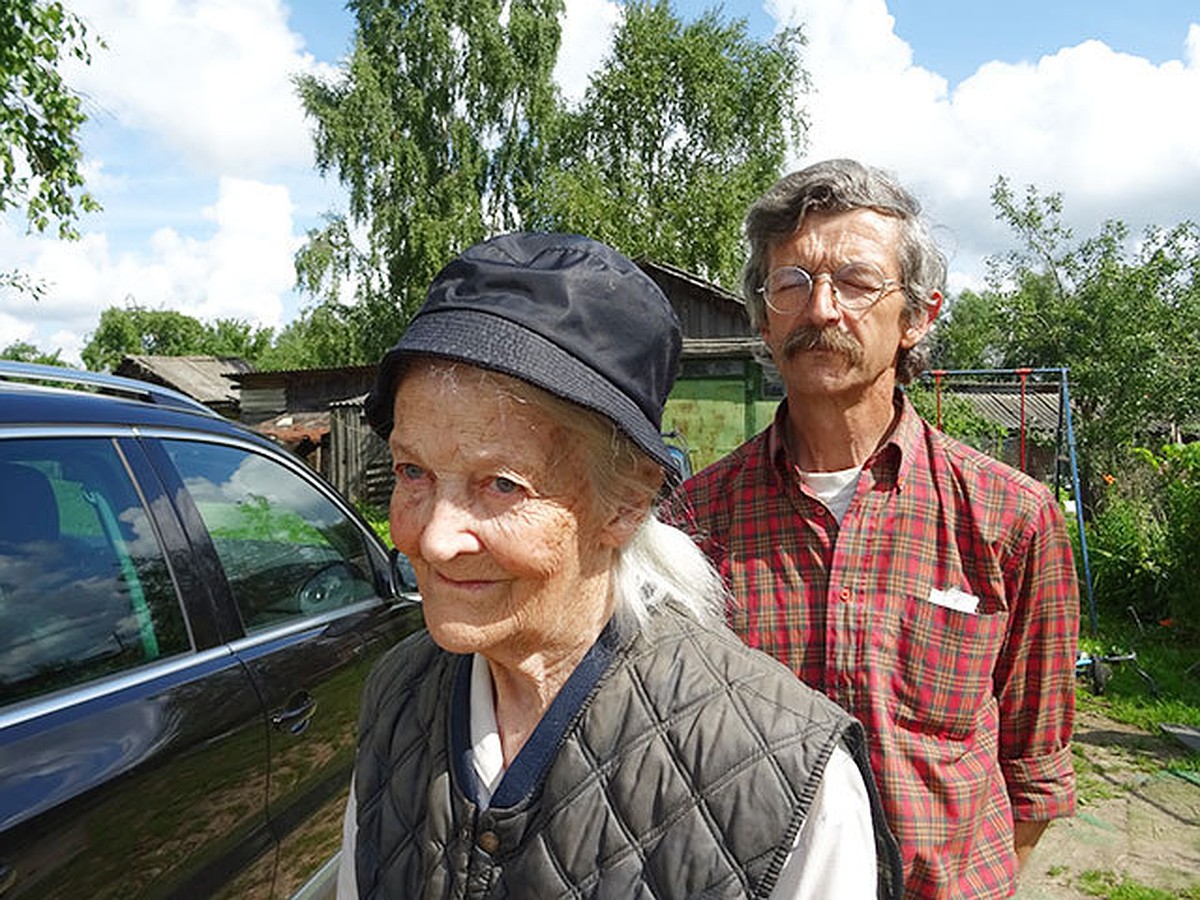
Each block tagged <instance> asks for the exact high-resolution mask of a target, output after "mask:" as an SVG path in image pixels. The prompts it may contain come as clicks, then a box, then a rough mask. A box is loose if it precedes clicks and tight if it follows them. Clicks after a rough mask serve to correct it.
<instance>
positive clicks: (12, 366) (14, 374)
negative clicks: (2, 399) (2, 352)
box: [0, 360, 222, 419]
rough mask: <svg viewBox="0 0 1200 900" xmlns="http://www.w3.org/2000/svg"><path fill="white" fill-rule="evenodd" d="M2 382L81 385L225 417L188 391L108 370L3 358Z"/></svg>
mask: <svg viewBox="0 0 1200 900" xmlns="http://www.w3.org/2000/svg"><path fill="white" fill-rule="evenodd" d="M0 381H35V382H49V383H52V384H61V385H78V386H80V387H85V388H90V389H91V390H93V391H95V392H96V393H100V394H110V395H115V396H118V397H127V398H130V399H133V400H141V401H142V402H143V403H155V404H158V405H159V406H166V407H169V408H171V409H180V410H184V411H186V412H194V413H201V414H203V415H206V416H211V417H213V418H217V419H220V418H222V416H221V414H220V413H218V412H216V411H215V410H213V409H211V408H209V407H207V406H205V405H204V404H203V403H201V402H200V401H199V400H197V399H196V398H195V397H189V396H188V395H187V394H184V393H181V392H179V391H176V390H173V389H171V388H168V387H163V386H162V385H159V384H152V383H151V382H149V381H139V380H137V379H136V378H123V377H121V376H120V375H109V374H107V373H105V372H89V371H87V370H86V369H71V368H67V367H66V366H47V365H42V364H41V363H27V362H15V361H12V360H0Z"/></svg>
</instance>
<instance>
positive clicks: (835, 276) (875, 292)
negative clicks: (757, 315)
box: [758, 261, 902, 315]
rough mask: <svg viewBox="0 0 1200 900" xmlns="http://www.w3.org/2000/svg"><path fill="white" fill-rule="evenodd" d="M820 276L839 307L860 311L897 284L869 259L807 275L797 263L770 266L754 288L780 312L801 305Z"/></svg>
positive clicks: (897, 283)
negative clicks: (776, 267)
mask: <svg viewBox="0 0 1200 900" xmlns="http://www.w3.org/2000/svg"><path fill="white" fill-rule="evenodd" d="M822 278H824V279H826V280H828V281H829V286H830V288H832V290H833V299H834V302H835V303H837V305H838V306H840V307H841V308H842V309H846V310H850V311H852V312H861V311H862V310H864V309H867V308H868V307H869V306H871V305H872V304H874V303H877V302H878V301H879V299H880V298H881V297H882V296H883V295H884V294H886V293H887V292H888V291H889V290H890V289H892V288H897V287H901V285H902V283H901V282H899V281H897V280H896V279H894V278H886V277H885V276H884V274H883V272H882V271H881V270H880V268H879V267H878V266H877V265H875V264H874V263H869V262H860V261H854V262H848V263H846V264H845V265H843V266H839V267H838V269H837V270H836V271H834V272H818V273H817V274H816V275H810V274H809V272H808V270H807V269H802V268H801V267H800V266H780V267H779V268H778V269H773V270H771V272H770V274H768V275H767V280H766V281H764V282H763V284H762V287H760V288H759V289H758V292H759V293H760V294H762V295H763V300H765V301H766V304H767V306H769V307H771V309H772V310H774V311H775V312H777V313H779V314H780V315H791V314H792V313H796V312H799V311H800V310H801V309H803V308H804V307H805V306H806V305H807V304H808V301H809V300H811V299H812V292H813V285H814V284H815V283H816V282H817V281H820V280H821V279H822Z"/></svg>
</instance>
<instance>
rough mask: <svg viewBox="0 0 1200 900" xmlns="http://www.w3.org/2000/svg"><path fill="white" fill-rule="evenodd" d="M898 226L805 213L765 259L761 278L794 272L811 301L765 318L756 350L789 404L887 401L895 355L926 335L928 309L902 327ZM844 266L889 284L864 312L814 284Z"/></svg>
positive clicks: (827, 285) (870, 214) (882, 219)
mask: <svg viewBox="0 0 1200 900" xmlns="http://www.w3.org/2000/svg"><path fill="white" fill-rule="evenodd" d="M899 235H900V222H899V220H898V219H895V218H893V217H891V216H885V215H882V214H880V213H877V212H875V211H874V210H869V209H858V210H852V211H850V212H840V213H822V212H814V213H809V214H808V215H807V216H806V217H805V219H804V222H803V224H802V225H801V227H800V228H799V229H798V230H797V231H796V232H794V233H793V234H792V235H790V236H789V237H787V238H785V239H783V240H782V241H780V242H779V243H777V244H775V245H774V246H773V247H771V248H770V249H769V251H768V252H767V271H768V272H770V271H773V270H775V269H777V268H779V267H780V266H800V267H801V268H803V269H805V270H806V271H808V272H809V274H810V275H811V276H812V277H813V279H814V284H813V290H812V296H811V298H810V299H809V300H808V302H807V303H803V304H801V305H800V306H799V308H798V309H796V310H794V311H792V312H788V313H779V312H776V311H775V310H773V309H771V308H770V306H768V307H767V310H766V320H765V324H764V325H763V327H762V329H761V334H762V337H763V340H764V342H765V343H766V345H767V347H768V349H769V350H770V352H771V357H772V358H773V359H774V361H775V365H776V366H777V367H778V369H779V372H780V374H781V375H782V376H783V380H784V384H785V385H786V387H787V392H788V395H789V396H795V397H805V396H811V397H813V398H817V397H822V398H832V397H842V398H845V399H846V400H847V401H850V402H853V401H854V400H856V399H857V398H859V397H860V396H862V395H863V394H864V393H868V392H880V393H881V394H885V395H886V396H887V397H889V398H890V397H891V393H892V389H893V387H894V385H895V366H896V354H897V353H898V352H899V350H900V348H902V347H912V346H913V345H914V344H916V343H917V342H918V341H920V339H921V338H922V337H924V336H925V334H926V333H927V332H928V331H929V328H930V326H931V325H932V323H933V316H934V315H935V314H936V306H934V307H931V308H930V309H928V310H927V313H926V314H925V315H922V316H919V317H917V319H916V320H915V321H912V322H906V321H905V320H904V305H905V298H904V293H903V291H902V289H901V286H900V285H899V282H900V264H899V259H898V257H897V248H898V246H899ZM851 262H867V263H872V264H873V265H875V266H876V267H877V268H878V269H879V271H880V272H881V273H882V274H883V276H884V278H886V279H889V281H888V282H887V284H886V286H885V287H884V288H883V290H882V292H881V295H880V297H879V299H878V300H877V301H876V302H875V303H874V304H873V305H871V306H869V307H868V308H867V309H863V310H857V311H855V310H847V309H843V308H842V307H841V306H839V305H838V303H837V302H836V300H835V299H834V295H833V290H832V285H831V282H830V280H829V279H828V278H826V277H821V276H822V275H826V274H829V273H833V272H835V271H837V270H838V269H839V268H841V267H842V266H844V265H846V264H847V263H851Z"/></svg>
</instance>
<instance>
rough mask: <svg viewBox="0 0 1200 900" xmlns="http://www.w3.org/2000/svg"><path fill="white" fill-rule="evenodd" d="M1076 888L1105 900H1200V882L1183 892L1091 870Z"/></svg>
mask: <svg viewBox="0 0 1200 900" xmlns="http://www.w3.org/2000/svg"><path fill="white" fill-rule="evenodd" d="M1075 887H1077V888H1078V889H1079V890H1081V891H1082V892H1083V893H1085V894H1087V895H1088V896H1090V897H1104V898H1105V900H1200V882H1197V883H1196V884H1193V885H1190V886H1188V887H1186V888H1183V889H1182V890H1178V891H1175V890H1166V889H1164V888H1155V887H1147V886H1146V885H1144V884H1139V883H1138V882H1136V881H1130V880H1129V879H1127V878H1126V877H1125V876H1123V875H1120V876H1118V875H1117V874H1116V873H1114V872H1110V871H1107V870H1099V869H1090V870H1088V871H1087V872H1081V873H1080V875H1079V878H1078V879H1076V881H1075Z"/></svg>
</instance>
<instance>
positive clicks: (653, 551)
mask: <svg viewBox="0 0 1200 900" xmlns="http://www.w3.org/2000/svg"><path fill="white" fill-rule="evenodd" d="M521 392H522V393H525V392H528V393H529V394H531V395H533V396H537V397H539V400H538V402H539V403H541V404H543V407H544V408H546V409H547V410H548V412H549V413H550V415H551V416H553V417H554V418H555V419H556V420H557V421H558V423H559V424H560V425H561V426H563V427H565V428H567V429H568V430H570V431H572V432H574V433H575V434H576V435H577V436H579V438H580V439H581V440H582V443H583V447H584V451H585V453H586V455H587V460H588V471H589V474H590V478H589V481H590V484H588V485H587V487H589V488H591V490H592V492H593V497H594V498H595V499H596V501H597V502H598V503H600V504H601V506H602V507H603V508H607V509H611V510H616V509H619V508H621V507H628V506H630V505H631V504H633V505H635V506H636V507H637V508H638V511H639V512H641V513H642V514H643V515H644V518H643V519H642V523H641V525H640V526H639V527H638V529H637V530H636V531H635V532H634V535H633V537H632V538H630V540H629V541H628V542H627V543H626V544H625V545H624V546H623V547H620V548H619V549H618V550H617V552H616V563H615V565H614V566H613V571H612V573H611V574H612V591H613V601H614V611H613V619H614V622H615V624H616V627H617V628H618V630H620V631H621V632H622V633H624V634H632V633H636V632H638V631H642V630H644V629H645V628H646V626H647V625H649V624H650V622H651V619H652V616H653V615H654V613H655V612H656V611H657V610H658V609H659V608H660V607H662V606H664V605H666V604H667V603H672V604H673V605H675V606H676V607H678V608H680V609H682V610H683V611H684V612H686V613H687V614H688V615H690V616H691V617H692V618H693V619H695V620H696V621H698V622H701V623H704V624H707V625H714V624H716V623H719V622H723V621H724V619H725V607H726V604H727V603H728V599H729V592H728V590H727V589H726V588H725V584H724V582H723V581H722V580H721V576H720V575H719V574H718V573H717V570H716V569H715V568H714V567H713V565H712V563H711V562H710V561H709V559H708V557H707V556H705V555H704V552H703V551H702V550H701V549H700V548H699V547H698V546H696V543H695V542H694V541H693V540H692V539H691V537H689V536H688V535H687V534H685V533H684V532H683V531H681V530H679V529H678V528H675V527H674V526H671V525H668V524H666V523H665V522H662V521H661V520H659V519H658V517H657V515H656V514H655V504H656V500H657V497H658V494H659V492H660V491H661V489H662V486H663V484H664V483H665V474H664V472H663V471H662V469H661V468H660V467H659V465H658V463H657V462H654V461H653V460H652V459H651V458H650V457H649V456H647V455H646V454H645V453H644V452H643V451H642V450H640V449H639V448H638V446H637V445H636V444H634V442H633V441H631V440H630V439H629V438H627V437H626V436H625V435H624V434H623V433H622V432H621V431H620V430H619V429H618V428H617V427H616V426H615V425H614V424H613V423H612V422H610V421H609V420H608V419H607V418H605V417H604V416H601V415H599V414H597V413H594V412H592V411H591V410H586V409H584V408H583V407H581V406H577V405H575V404H574V403H571V402H569V401H566V400H562V399H560V398H558V397H556V396H554V395H553V394H550V393H547V392H545V391H542V390H541V389H540V388H537V387H534V386H532V385H528V384H525V383H524V382H522V383H521Z"/></svg>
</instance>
